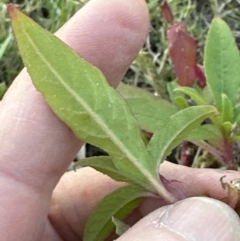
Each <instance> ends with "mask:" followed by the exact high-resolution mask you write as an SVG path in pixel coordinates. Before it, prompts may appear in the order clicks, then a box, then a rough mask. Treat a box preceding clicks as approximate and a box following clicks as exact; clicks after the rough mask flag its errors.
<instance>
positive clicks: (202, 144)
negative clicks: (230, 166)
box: [191, 141, 226, 165]
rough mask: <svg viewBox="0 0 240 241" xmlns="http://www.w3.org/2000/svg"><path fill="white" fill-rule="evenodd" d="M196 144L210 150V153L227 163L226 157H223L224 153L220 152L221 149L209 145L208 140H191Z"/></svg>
mask: <svg viewBox="0 0 240 241" xmlns="http://www.w3.org/2000/svg"><path fill="white" fill-rule="evenodd" d="M191 142H192V143H193V144H194V145H196V146H199V147H201V148H202V149H204V150H206V151H208V152H209V153H211V154H212V155H214V156H215V157H216V158H217V159H218V161H220V162H221V163H222V164H223V165H225V164H226V163H225V162H224V158H223V153H222V152H220V151H219V150H217V149H216V148H214V147H213V146H211V145H209V144H208V143H207V142H205V141H191Z"/></svg>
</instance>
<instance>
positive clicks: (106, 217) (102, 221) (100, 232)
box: [83, 186, 151, 241]
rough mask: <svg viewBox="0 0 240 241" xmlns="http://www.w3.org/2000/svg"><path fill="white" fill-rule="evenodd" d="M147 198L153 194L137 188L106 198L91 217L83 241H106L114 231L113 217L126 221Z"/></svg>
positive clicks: (124, 188)
mask: <svg viewBox="0 0 240 241" xmlns="http://www.w3.org/2000/svg"><path fill="white" fill-rule="evenodd" d="M147 196H151V194H150V193H148V192H146V191H145V190H144V189H142V188H141V187H137V186H126V187H122V188H119V189H117V190H116V191H114V192H112V193H111V194H109V195H108V196H106V197H105V198H104V199H103V201H102V202H101V203H100V204H99V205H98V207H97V208H96V209H95V210H94V212H93V214H92V215H91V216H90V219H89V220H88V223H87V226H86V229H85V233H84V238H83V241H103V240H105V238H106V237H107V236H108V235H109V233H111V232H112V231H113V230H114V226H115V225H114V224H113V222H112V217H113V216H114V217H116V218H118V219H120V220H122V219H124V218H125V217H127V216H128V215H129V214H130V213H131V212H132V211H133V210H134V209H135V208H136V207H137V206H138V205H139V204H140V202H141V200H142V197H147Z"/></svg>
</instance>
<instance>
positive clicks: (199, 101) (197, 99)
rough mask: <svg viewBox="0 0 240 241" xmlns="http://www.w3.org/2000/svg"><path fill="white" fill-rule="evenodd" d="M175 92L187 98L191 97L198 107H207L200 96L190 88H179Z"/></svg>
mask: <svg viewBox="0 0 240 241" xmlns="http://www.w3.org/2000/svg"><path fill="white" fill-rule="evenodd" d="M175 91H180V92H182V93H184V94H186V95H188V96H189V97H191V98H192V99H193V100H194V101H195V102H196V103H197V104H198V105H207V103H206V102H205V101H204V100H203V98H202V97H201V96H200V94H199V93H198V92H197V91H196V90H195V89H193V88H190V87H179V88H176V89H175Z"/></svg>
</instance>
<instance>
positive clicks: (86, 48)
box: [0, 0, 240, 241]
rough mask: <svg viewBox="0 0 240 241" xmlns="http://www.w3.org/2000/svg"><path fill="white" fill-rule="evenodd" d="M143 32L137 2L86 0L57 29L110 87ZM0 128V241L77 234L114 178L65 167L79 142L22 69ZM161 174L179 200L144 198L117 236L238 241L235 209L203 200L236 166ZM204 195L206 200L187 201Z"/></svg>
mask: <svg viewBox="0 0 240 241" xmlns="http://www.w3.org/2000/svg"><path fill="white" fill-rule="evenodd" d="M148 31H149V16H148V11H147V8H146V4H145V1H144V0H131V1H128V0H114V1H113V0H91V1H90V2H89V4H87V5H86V6H85V7H84V8H83V9H81V10H80V11H79V12H78V13H76V14H75V16H74V17H73V18H72V19H71V20H70V21H69V22H68V23H66V24H65V25H64V26H63V27H62V28H61V29H60V30H59V31H58V32H57V33H56V35H57V36H58V37H60V38H61V39H62V40H63V41H65V42H66V43H67V44H68V45H70V46H71V47H72V48H73V49H74V50H75V51H76V52H77V53H79V54H81V56H82V57H84V58H86V59H87V60H88V61H90V62H92V63H93V64H95V65H96V66H98V67H99V68H100V69H101V70H102V71H103V73H104V74H105V75H106V77H107V79H108V81H109V83H110V84H111V85H112V86H114V87H115V86H117V84H118V83H119V81H120V80H121V78H122V77H123V75H124V74H125V72H126V70H127V68H128V67H129V65H130V64H131V62H132V61H133V60H134V58H135V57H136V56H137V54H138V52H139V50H140V49H141V47H142V46H143V44H144V41H145V40H146V37H147V35H148ZM106 43H107V44H106ZM0 126H1V128H0V139H1V151H0V183H1V185H0V193H1V195H0V217H1V219H0V233H1V240H5V241H15V240H18V241H37V240H41V241H63V240H64V241H76V240H78V241H79V240H82V237H83V230H84V226H85V224H86V221H87V219H88V217H89V215H90V214H91V212H92V210H93V209H94V208H95V207H96V205H97V204H98V203H99V202H100V200H101V199H102V198H103V197H104V196H105V195H106V194H107V193H109V192H111V191H113V190H115V189H116V188H117V187H119V186H121V185H123V184H122V183H117V182H115V181H113V180H111V179H110V178H109V177H107V176H105V175H102V174H101V173H98V172H96V171H94V170H93V169H91V168H83V169H81V170H79V171H77V172H68V173H65V170H66V168H67V167H68V166H69V164H70V163H71V161H72V160H73V158H74V157H75V155H76V153H77V152H78V150H79V148H80V147H81V145H82V142H81V141H80V140H78V139H77V138H76V137H75V135H74V134H73V132H72V131H71V130H70V129H69V128H68V127H67V126H66V125H65V124H64V123H63V122H62V121H61V120H59V119H58V118H57V117H56V116H55V114H54V113H53V112H52V110H51V109H50V108H49V106H48V105H47V103H46V102H45V101H44V99H43V97H42V96H41V94H40V93H39V92H38V91H36V89H35V88H34V86H33V84H32V82H31V80H30V78H29V76H28V74H27V72H26V70H23V71H22V72H21V73H20V74H19V76H18V77H17V78H16V79H15V81H14V83H13V84H12V86H11V87H10V88H9V90H8V92H7V94H6V95H5V97H4V99H3V100H2V101H1V102H0ZM160 172H161V174H162V175H163V176H164V177H165V178H167V179H168V180H176V179H177V180H178V181H179V182H177V183H176V182H175V184H174V186H172V187H171V188H172V190H171V191H172V192H173V194H174V195H175V196H177V197H179V199H182V200H183V201H180V202H177V203H175V204H173V205H166V203H165V202H164V201H163V200H159V201H156V200H151V199H148V200H145V201H144V202H143V204H142V205H141V207H139V208H138V210H137V211H136V212H135V213H134V215H133V216H132V217H131V220H130V222H135V221H136V220H139V219H140V218H141V217H144V216H145V217H144V218H143V219H141V220H140V221H139V222H138V223H137V224H136V225H134V226H133V227H132V228H131V229H130V230H129V231H127V232H126V233H125V234H124V235H122V236H121V237H120V238H119V239H118V240H120V241H124V240H138V241H141V240H180V241H181V240H201V241H204V240H211V241H214V240H218V241H221V240H231V241H235V240H240V221H239V218H238V216H237V215H236V213H235V212H234V211H233V209H231V208H230V207H229V206H228V205H226V204H224V203H223V202H220V201H217V200H214V199H212V198H215V199H219V200H223V198H224V197H226V196H227V191H226V190H224V189H223V188H222V187H221V184H220V181H219V179H220V177H221V176H223V175H227V177H226V181H230V180H233V179H235V178H238V177H239V176H238V173H237V172H234V171H227V172H226V171H225V172H224V171H216V170H201V169H191V168H188V167H183V166H177V165H173V164H170V163H167V162H165V163H163V164H162V165H161V167H160ZM179 190H180V191H179ZM203 195H205V196H208V198H207V197H195V198H191V197H193V196H203ZM159 207H160V209H157V208H159ZM154 209H156V210H155V211H154V212H152V213H150V214H149V215H147V214H148V213H149V212H150V211H153V210H154ZM146 215H147V216H146ZM161 238H162V239H161Z"/></svg>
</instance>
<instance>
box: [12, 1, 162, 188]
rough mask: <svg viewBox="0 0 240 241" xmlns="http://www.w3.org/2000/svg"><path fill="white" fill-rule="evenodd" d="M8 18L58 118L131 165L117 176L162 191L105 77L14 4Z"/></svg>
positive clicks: (32, 73)
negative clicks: (125, 173) (124, 175)
mask: <svg viewBox="0 0 240 241" xmlns="http://www.w3.org/2000/svg"><path fill="white" fill-rule="evenodd" d="M9 12H10V16H11V18H12V26H13V29H14V33H15V36H16V39H17V42H18V47H19V50H20V52H21V55H22V58H23V61H24V63H25V66H26V67H27V70H28V73H29V74H30V76H31V78H32V81H33V83H34V85H35V87H36V88H37V89H38V90H39V91H40V92H41V93H42V94H43V96H44V98H45V100H46V101H47V103H48V104H49V105H50V107H51V108H52V109H53V111H54V112H55V113H56V115H57V116H58V117H59V118H60V119H61V120H63V121H64V122H65V123H66V124H67V125H68V126H69V127H70V128H71V129H72V130H73V131H74V133H75V134H76V136H77V137H78V138H80V139H82V140H83V141H85V142H87V143H91V144H93V145H95V146H98V147H100V148H102V149H104V150H105V151H107V152H108V153H109V154H110V155H111V156H112V157H114V159H117V160H118V159H119V160H122V159H124V160H125V162H128V165H127V166H126V165H121V163H119V165H118V167H117V168H118V169H119V171H122V172H123V173H124V172H127V174H129V173H131V174H132V173H133V174H134V176H135V179H136V180H137V181H138V183H142V184H143V185H144V186H145V187H147V188H148V189H149V190H151V191H155V192H156V190H158V191H157V192H160V189H161V190H163V189H164V188H163V187H161V184H160V182H159V177H158V175H157V174H156V173H153V172H152V173H150V172H149V163H150V156H149V155H148V152H147V150H146V148H145V144H144V142H143V140H142V138H141V131H140V129H139V125H138V123H137V121H136V120H135V118H134V117H133V115H132V113H131V110H130V108H129V107H128V105H127V104H126V103H125V102H124V100H123V98H122V97H121V96H120V95H119V94H118V93H117V92H116V91H115V90H114V89H113V88H112V87H110V86H109V84H108V82H107V81H106V79H105V77H104V76H103V74H102V73H101V71H100V70H98V69H97V68H96V67H94V66H93V65H91V64H90V63H88V62H87V61H85V60H84V59H83V58H81V57H79V55H78V54H77V53H75V52H74V51H73V50H72V49H71V48H70V47H68V46H67V45H66V44H65V43H63V42H62V41H61V40H60V39H58V38H57V37H56V36H54V35H52V34H51V33H49V32H47V31H46V30H44V29H42V28H41V27H40V26H39V25H38V24H36V23H35V22H33V21H32V20H31V19H30V18H28V17H26V16H25V15H24V14H22V13H21V12H20V11H19V10H17V9H16V7H15V6H14V5H13V4H9ZM126 160H127V161H126ZM131 167H132V170H129V168H131ZM146 180H147V181H146Z"/></svg>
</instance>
